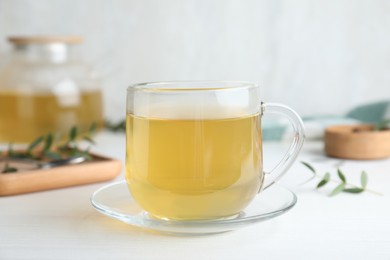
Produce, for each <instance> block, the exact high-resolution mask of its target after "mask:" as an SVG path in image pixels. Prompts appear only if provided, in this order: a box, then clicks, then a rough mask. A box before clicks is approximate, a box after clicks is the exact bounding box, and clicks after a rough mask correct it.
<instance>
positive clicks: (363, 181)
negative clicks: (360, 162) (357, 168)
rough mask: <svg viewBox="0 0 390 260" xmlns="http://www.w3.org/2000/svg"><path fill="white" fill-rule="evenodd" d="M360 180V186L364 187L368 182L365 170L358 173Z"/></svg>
mask: <svg viewBox="0 0 390 260" xmlns="http://www.w3.org/2000/svg"><path fill="white" fill-rule="evenodd" d="M360 182H361V184H362V188H363V189H366V187H367V183H368V177H367V173H366V172H365V171H362V173H361V175H360Z"/></svg>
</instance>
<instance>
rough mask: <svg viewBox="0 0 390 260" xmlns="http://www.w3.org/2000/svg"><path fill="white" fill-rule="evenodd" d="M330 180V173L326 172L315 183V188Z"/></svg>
mask: <svg viewBox="0 0 390 260" xmlns="http://www.w3.org/2000/svg"><path fill="white" fill-rule="evenodd" d="M329 180H330V173H329V172H327V173H326V174H325V175H324V177H323V178H322V180H321V181H320V182H319V183H318V185H317V189H318V188H321V187H322V186H324V185H325V184H327V183H328V182H329Z"/></svg>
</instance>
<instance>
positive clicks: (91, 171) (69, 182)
mask: <svg viewBox="0 0 390 260" xmlns="http://www.w3.org/2000/svg"><path fill="white" fill-rule="evenodd" d="M92 157H93V160H92V161H87V162H83V163H80V164H73V165H66V166H58V167H53V168H50V169H31V166H30V168H29V167H26V166H24V167H23V165H20V167H18V169H20V170H19V171H18V172H15V173H0V196H7V195H14V194H21V193H29V192H36V191H43V190H51V189H58V188H64V187H69V186H76V185H82V184H88V183H94V182H102V181H108V180H111V179H114V178H115V177H117V176H118V175H119V173H120V172H121V169H122V163H121V161H119V160H116V159H112V158H107V157H103V156H100V155H96V154H92ZM4 163H5V162H4V161H1V162H0V169H3V166H4ZM14 165H15V164H12V165H11V166H14Z"/></svg>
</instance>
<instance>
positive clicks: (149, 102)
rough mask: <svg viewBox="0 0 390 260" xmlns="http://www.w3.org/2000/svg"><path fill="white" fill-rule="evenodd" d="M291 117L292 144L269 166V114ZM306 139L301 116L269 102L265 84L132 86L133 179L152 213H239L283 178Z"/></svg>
mask: <svg viewBox="0 0 390 260" xmlns="http://www.w3.org/2000/svg"><path fill="white" fill-rule="evenodd" d="M264 113H267V114H268V113H276V114H281V115H283V116H285V117H287V118H288V119H289V121H290V123H291V126H292V127H293V131H294V137H293V141H292V144H291V146H290V147H289V149H288V151H287V153H286V154H285V156H284V157H283V158H282V160H281V161H280V162H279V163H278V164H277V166H276V167H275V168H274V169H273V170H272V171H271V172H264V171H263V161H262V132H261V118H262V115H263V114H264ZM303 141H304V128H303V123H302V120H301V119H300V117H299V116H298V115H297V113H295V112H294V111H293V110H291V109H290V108H288V107H286V106H283V105H280V104H270V103H269V104H268V103H262V102H261V92H260V88H259V86H258V85H256V84H254V83H249V82H236V81H188V82H156V83H142V84H137V85H133V86H130V87H129V88H128V89H127V115H126V181H127V184H128V187H129V189H130V191H131V194H132V196H133V197H134V199H135V200H136V201H137V202H138V204H139V205H140V206H141V207H142V208H143V209H144V210H145V211H146V212H148V213H149V214H150V215H152V216H153V217H156V218H161V219H171V220H210V219H220V218H229V217H233V216H235V215H237V214H239V212H240V211H242V210H243V209H244V208H245V207H246V206H247V205H248V204H249V203H250V202H251V201H252V199H253V198H254V197H255V196H256V195H257V194H258V193H260V192H261V191H262V190H264V189H265V188H268V187H269V186H271V185H272V184H273V183H275V182H276V181H277V180H278V179H279V178H280V177H282V175H283V174H284V173H285V172H286V171H287V170H288V168H289V167H290V166H291V165H292V163H293V162H294V160H295V159H296V157H297V155H298V152H299V151H300V149H301V147H302V145H303Z"/></svg>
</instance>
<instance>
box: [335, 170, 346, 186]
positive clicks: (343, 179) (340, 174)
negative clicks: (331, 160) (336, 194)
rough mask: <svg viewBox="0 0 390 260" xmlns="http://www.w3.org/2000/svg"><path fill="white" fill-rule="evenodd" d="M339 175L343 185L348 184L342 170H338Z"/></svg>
mask: <svg viewBox="0 0 390 260" xmlns="http://www.w3.org/2000/svg"><path fill="white" fill-rule="evenodd" d="M337 175H338V176H339V178H340V180H341V181H342V182H343V183H346V182H347V180H346V179H345V176H344V174H343V173H342V171H341V170H340V169H337Z"/></svg>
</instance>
